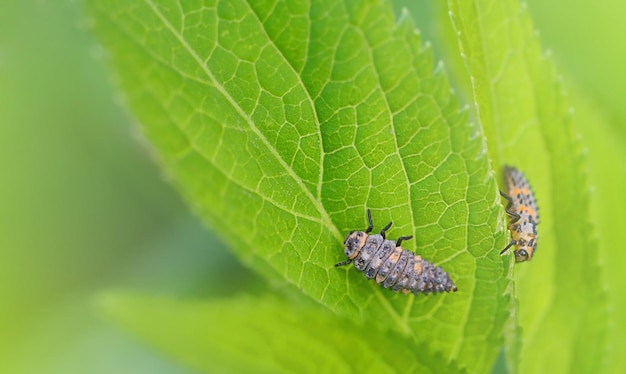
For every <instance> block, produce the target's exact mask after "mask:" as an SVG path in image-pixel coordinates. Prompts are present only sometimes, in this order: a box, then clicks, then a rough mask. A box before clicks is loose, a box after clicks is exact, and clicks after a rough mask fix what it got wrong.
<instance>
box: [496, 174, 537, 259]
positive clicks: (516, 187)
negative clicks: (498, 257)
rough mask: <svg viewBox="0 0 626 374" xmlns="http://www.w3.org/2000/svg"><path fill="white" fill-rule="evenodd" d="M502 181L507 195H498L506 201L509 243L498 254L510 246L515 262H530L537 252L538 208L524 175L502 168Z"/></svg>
mask: <svg viewBox="0 0 626 374" xmlns="http://www.w3.org/2000/svg"><path fill="white" fill-rule="evenodd" d="M504 181H505V184H506V188H507V193H504V192H500V195H502V197H504V198H505V199H506V200H507V202H508V203H507V206H506V210H505V211H506V214H507V215H508V216H509V230H510V231H511V241H510V242H509V244H508V245H507V246H506V247H505V248H504V249H503V250H502V251H501V252H500V254H503V253H504V252H506V251H507V249H509V248H510V247H511V246H512V245H515V246H516V249H515V250H514V251H513V254H515V261H516V262H524V261H530V260H531V259H532V258H533V255H534V254H535V251H536V250H537V238H538V235H537V225H538V224H539V208H538V207H537V200H536V199H535V196H534V194H533V191H532V190H531V189H530V185H529V184H528V180H526V178H525V177H524V174H523V173H522V172H521V171H519V170H517V169H516V168H514V167H509V166H505V167H504Z"/></svg>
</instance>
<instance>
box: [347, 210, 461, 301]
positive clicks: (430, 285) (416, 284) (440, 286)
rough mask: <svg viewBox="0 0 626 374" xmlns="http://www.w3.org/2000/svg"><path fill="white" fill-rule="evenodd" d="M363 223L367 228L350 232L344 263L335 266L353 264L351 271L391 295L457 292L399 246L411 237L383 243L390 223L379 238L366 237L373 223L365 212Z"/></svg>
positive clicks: (440, 272) (448, 281)
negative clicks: (373, 280) (365, 223)
mask: <svg viewBox="0 0 626 374" xmlns="http://www.w3.org/2000/svg"><path fill="white" fill-rule="evenodd" d="M367 222H368V224H369V226H368V227H367V229H366V230H365V231H350V233H349V234H348V235H347V236H346V240H345V241H344V249H343V250H344V253H345V255H346V257H347V258H348V259H347V260H346V261H343V262H339V263H337V264H335V266H343V265H348V264H350V263H351V262H353V261H354V267H355V268H356V269H357V270H358V271H360V272H363V273H365V276H366V277H367V278H368V279H375V281H376V283H382V286H383V287H384V288H391V289H392V290H393V291H394V292H398V291H402V292H403V293H405V294H408V293H409V292H413V293H414V294H418V293H420V292H422V293H424V294H426V295H427V294H428V293H430V292H432V293H437V292H444V291H445V292H450V291H453V292H456V291H457V288H456V286H455V285H454V282H452V280H451V279H450V276H449V275H448V273H446V272H445V271H443V270H442V269H441V268H440V267H435V265H434V264H432V263H430V262H428V260H424V259H422V257H421V256H418V255H416V254H415V253H413V252H409V251H407V250H406V249H404V248H402V247H401V246H400V244H401V243H402V241H403V240H409V239H411V238H412V236H401V237H399V238H398V240H397V241H396V242H394V241H393V240H387V237H386V235H385V233H386V231H387V230H389V228H390V227H391V224H392V222H389V224H388V225H387V226H385V227H384V228H383V229H382V230H381V232H380V234H374V235H370V234H369V233H370V232H371V231H372V230H373V229H374V223H373V222H372V213H371V212H370V210H369V209H368V210H367Z"/></svg>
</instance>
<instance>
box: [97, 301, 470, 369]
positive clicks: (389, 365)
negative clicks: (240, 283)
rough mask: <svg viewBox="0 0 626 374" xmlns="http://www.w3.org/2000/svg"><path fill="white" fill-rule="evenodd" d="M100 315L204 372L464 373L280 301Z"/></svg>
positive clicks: (176, 304)
mask: <svg viewBox="0 0 626 374" xmlns="http://www.w3.org/2000/svg"><path fill="white" fill-rule="evenodd" d="M99 309H100V310H101V312H102V313H103V314H104V315H106V316H107V318H109V319H111V320H113V321H115V322H116V323H117V324H119V325H120V326H122V327H124V328H125V330H127V331H130V332H132V333H133V334H134V335H136V336H137V337H139V338H140V339H142V340H145V341H146V342H148V343H149V344H150V345H151V346H153V347H154V348H156V349H159V350H161V351H163V352H165V353H167V354H168V355H169V356H171V357H173V358H174V359H175V360H176V361H179V362H181V363H182V364H184V365H185V366H188V367H190V368H192V369H195V370H199V371H200V372H206V373H214V372H224V371H226V372H242V373H247V372H248V373H249V372H254V373H259V372H268V373H277V372H281V373H282V372H286V373H307V372H309V373H320V372H324V373H330V372H332V373H354V372H376V373H443V372H450V373H453V372H459V369H458V368H456V367H455V366H454V365H448V364H446V363H445V362H442V359H441V357H438V356H437V355H434V354H430V355H428V354H421V355H416V351H415V350H413V348H412V347H413V345H412V344H407V342H406V341H404V340H403V339H402V338H398V337H395V338H393V337H392V336H389V335H383V334H380V333H378V332H376V331H374V330H371V329H368V328H364V327H363V326H356V325H354V324H353V323H351V322H350V321H348V320H340V319H337V318H335V317H334V316H333V315H331V314H330V313H327V312H325V311H323V310H320V309H319V308H317V307H311V306H306V307H305V306H300V307H296V306H294V305H293V304H291V305H290V304H287V303H285V302H284V301H281V300H278V299H276V298H274V297H257V298H252V297H236V298H233V299H230V300H216V301H210V302H199V301H180V300H173V299H168V298H162V297H161V298H157V297H146V296H143V297H137V296H131V295H109V296H105V297H102V298H101V300H100V302H99ZM419 348H420V349H421V350H424V349H426V347H425V346H419Z"/></svg>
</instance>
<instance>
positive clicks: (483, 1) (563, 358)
mask: <svg viewBox="0 0 626 374" xmlns="http://www.w3.org/2000/svg"><path fill="white" fill-rule="evenodd" d="M449 5H450V10H451V14H452V20H453V23H454V24H455V27H456V29H457V31H458V33H459V40H460V45H461V51H462V52H463V54H464V56H465V59H466V63H467V66H468V69H469V72H470V75H471V76H472V79H473V83H474V94H475V100H476V105H477V108H478V110H479V114H480V119H481V122H482V125H483V128H484V129H485V134H486V136H487V139H488V140H489V144H488V145H489V154H490V156H491V159H492V161H493V166H494V167H495V169H496V170H500V168H501V166H502V165H503V164H505V163H506V164H511V165H514V166H517V167H519V168H520V169H521V170H523V171H524V172H525V173H526V176H527V177H528V178H529V180H530V181H531V184H532V186H533V189H534V191H535V195H536V196H537V198H538V200H539V205H540V209H541V210H540V216H541V223H540V226H539V235H540V239H539V245H538V252H537V253H536V256H535V259H534V260H533V261H532V263H527V264H521V265H518V266H517V267H516V273H517V274H516V277H515V278H516V295H517V297H518V304H519V310H518V312H517V316H518V320H517V322H518V323H519V324H520V325H521V330H520V329H515V328H512V329H509V330H508V332H510V333H511V334H510V335H509V336H508V338H509V339H508V340H509V342H510V343H511V344H510V345H509V349H514V347H515V344H513V343H514V342H516V341H521V344H522V346H521V350H520V352H519V353H520V354H519V355H517V354H515V352H509V357H510V359H511V360H513V362H512V367H513V368H517V369H518V370H519V371H520V372H538V371H542V372H565V373H567V372H572V371H576V372H597V371H599V370H600V371H601V368H602V364H603V361H602V357H603V354H604V350H605V343H604V334H605V333H606V330H607V326H608V325H607V319H606V317H607V315H606V311H605V308H606V306H605V305H606V299H605V297H606V295H605V294H604V292H603V289H604V286H603V284H602V278H601V275H600V271H599V270H600V269H599V266H598V253H597V245H596V242H595V241H594V239H593V235H594V234H593V230H592V228H591V225H590V213H589V188H588V184H587V181H586V175H585V173H584V170H583V169H584V166H583V160H582V158H581V148H580V145H579V143H578V141H577V140H576V137H575V135H574V132H573V130H572V124H571V120H572V118H571V113H570V110H569V108H568V106H567V102H566V98H565V96H564V94H563V93H562V91H561V90H562V88H561V85H560V83H559V80H558V77H557V75H556V72H555V71H554V68H553V66H552V62H551V61H550V59H549V58H547V57H546V56H545V55H544V54H542V52H541V47H540V44H539V42H538V40H537V37H536V35H535V34H534V32H533V30H532V24H531V21H530V18H529V16H528V14H527V11H526V9H525V8H523V7H522V8H520V6H519V4H518V3H517V2H516V1H493V0H475V1H457V0H450V1H449ZM516 332H517V333H519V332H521V334H522V336H521V337H519V336H517V334H516Z"/></svg>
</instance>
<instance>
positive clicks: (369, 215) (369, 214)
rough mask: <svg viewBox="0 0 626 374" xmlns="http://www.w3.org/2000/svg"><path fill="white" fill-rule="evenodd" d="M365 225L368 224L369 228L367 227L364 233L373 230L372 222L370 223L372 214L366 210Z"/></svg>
mask: <svg viewBox="0 0 626 374" xmlns="http://www.w3.org/2000/svg"><path fill="white" fill-rule="evenodd" d="M367 223H368V224H369V226H367V229H366V230H365V233H366V234H369V233H370V232H371V231H372V230H373V229H374V221H372V212H371V211H370V210H369V209H368V210H367Z"/></svg>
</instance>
